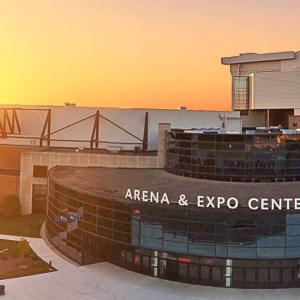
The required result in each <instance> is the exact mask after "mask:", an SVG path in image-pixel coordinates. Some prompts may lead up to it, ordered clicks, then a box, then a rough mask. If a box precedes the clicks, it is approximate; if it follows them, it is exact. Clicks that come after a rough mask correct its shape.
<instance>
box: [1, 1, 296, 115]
mask: <svg viewBox="0 0 300 300" xmlns="http://www.w3.org/2000/svg"><path fill="white" fill-rule="evenodd" d="M299 14H300V1H298V0H285V1H283V0H282V1H278V0H242V1H241V0H238V1H237V0H0V104H53V105H63V103H64V102H67V101H68V102H75V103H77V105H82V106H83V105H85V106H114V107H115V106H117V107H154V108H178V107H179V106H181V105H185V106H187V107H188V108H190V109H207V110H208V109H211V110H229V109H230V97H231V96H230V88H231V83H230V75H229V68H228V67H227V66H222V65H221V63H220V58H221V57H222V56H231V55H238V54H239V53H241V52H277V51H285V50H295V51H296V50H300V34H299V28H300V18H299Z"/></svg>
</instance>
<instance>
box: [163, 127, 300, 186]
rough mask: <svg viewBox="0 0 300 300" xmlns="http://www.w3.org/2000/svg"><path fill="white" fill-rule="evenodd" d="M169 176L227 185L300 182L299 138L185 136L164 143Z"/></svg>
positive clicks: (177, 132) (175, 133)
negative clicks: (238, 182) (218, 182)
mask: <svg viewBox="0 0 300 300" xmlns="http://www.w3.org/2000/svg"><path fill="white" fill-rule="evenodd" d="M166 140H167V141H166V147H167V151H166V166H165V169H166V171H168V172H171V173H174V174H177V175H181V176H187V177H194V178H204V179H212V180H227V181H246V182H247V181H296V180H297V181H298V180H300V134H282V133H278V132H277V133H261V134H259V133H256V134H218V133H190V132H189V133H187V132H184V131H183V130H172V131H171V132H168V133H167V139H166Z"/></svg>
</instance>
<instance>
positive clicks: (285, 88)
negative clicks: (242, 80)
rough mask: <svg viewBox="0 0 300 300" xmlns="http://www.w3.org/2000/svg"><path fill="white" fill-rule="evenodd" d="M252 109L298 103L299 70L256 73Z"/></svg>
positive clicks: (275, 107) (299, 98)
mask: <svg viewBox="0 0 300 300" xmlns="http://www.w3.org/2000/svg"><path fill="white" fill-rule="evenodd" d="M253 80H254V95H253V96H254V97H253V99H254V103H253V109H270V108H272V109H284V108H295V107H299V105H300V72H263V73H256V74H254V76H253Z"/></svg>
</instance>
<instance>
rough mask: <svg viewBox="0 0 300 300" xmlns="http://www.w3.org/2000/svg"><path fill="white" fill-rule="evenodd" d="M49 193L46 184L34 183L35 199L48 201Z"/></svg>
mask: <svg viewBox="0 0 300 300" xmlns="http://www.w3.org/2000/svg"><path fill="white" fill-rule="evenodd" d="M47 194H48V186H47V185H44V184H33V185H32V200H33V201H46V200H47Z"/></svg>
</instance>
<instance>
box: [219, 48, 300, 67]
mask: <svg viewBox="0 0 300 300" xmlns="http://www.w3.org/2000/svg"><path fill="white" fill-rule="evenodd" d="M287 59H295V52H294V51H284V52H276V53H262V54H259V53H241V54H240V55H238V56H229V57H222V58H221V63H222V64H223V65H232V64H241V63H250V62H262V61H274V60H287Z"/></svg>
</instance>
